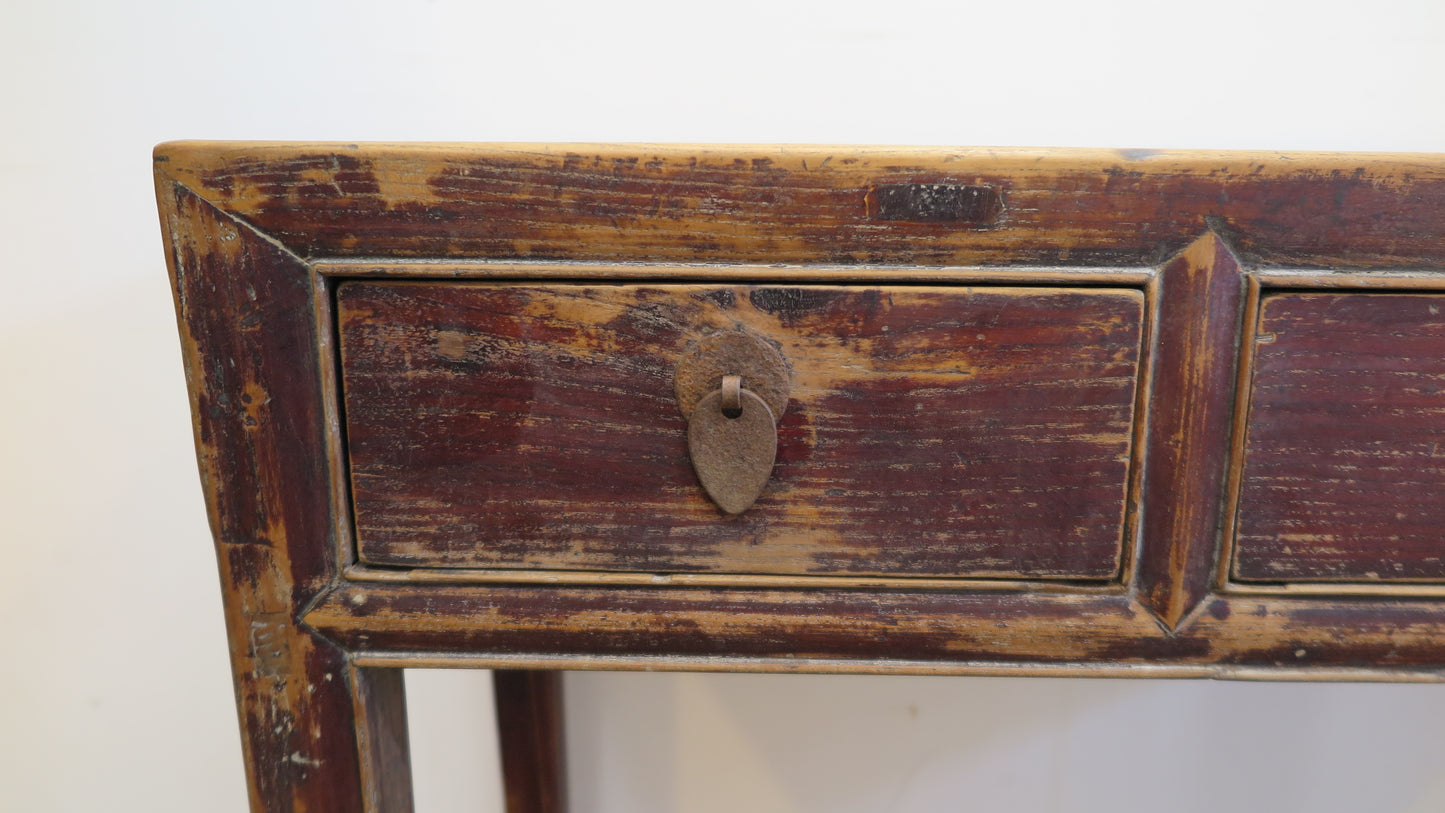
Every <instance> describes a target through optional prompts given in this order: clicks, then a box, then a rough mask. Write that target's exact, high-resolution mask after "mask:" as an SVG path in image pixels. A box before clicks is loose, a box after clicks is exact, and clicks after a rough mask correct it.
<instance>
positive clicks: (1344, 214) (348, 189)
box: [157, 142, 1445, 267]
mask: <svg viewBox="0 0 1445 813" xmlns="http://www.w3.org/2000/svg"><path fill="white" fill-rule="evenodd" d="M157 155H158V160H160V162H161V171H163V172H165V173H166V174H168V175H169V176H170V177H173V178H175V179H176V180H178V181H180V182H182V183H184V184H186V185H187V186H188V187H190V188H192V189H195V190H197V191H198V192H199V193H200V194H203V195H205V196H206V197H207V199H208V200H210V201H212V202H213V203H214V204H215V205H217V206H219V207H221V208H223V209H225V210H226V211H228V212H232V213H234V214H236V215H237V216H239V217H242V218H244V219H246V220H247V221H249V222H251V223H254V224H256V225H257V226H258V227H259V228H260V229H261V230H263V231H265V232H266V233H267V234H269V235H271V236H272V237H274V238H275V239H277V240H279V241H280V242H282V243H283V244H285V245H286V246H288V247H289V248H291V250H292V251H294V252H296V253H297V254H299V255H301V256H303V257H307V258H310V257H323V256H324V257H374V256H388V257H427V258H433V257H450V258H458V257H495V258H505V259H552V260H579V259H605V260H621V261H647V262H663V261H678V260H680V261H686V262H700V261H724V262H745V261H758V262H764V263H842V264H850V265H852V264H859V263H889V264H900V263H902V264H923V265H945V264H1002V263H1027V264H1032V265H1065V264H1073V265H1090V264H1097V265H1140V264H1147V265H1153V264H1158V263H1161V262H1163V261H1164V260H1165V259H1167V258H1168V257H1170V256H1172V255H1173V254H1175V253H1176V252H1178V251H1179V250H1180V249H1182V248H1183V247H1184V246H1185V245H1187V244H1188V243H1190V242H1192V241H1193V240H1194V239H1195V238H1196V237H1198V235H1199V234H1200V233H1201V232H1203V231H1204V230H1205V229H1206V228H1215V229H1216V230H1217V231H1220V232H1221V233H1222V234H1224V235H1225V236H1226V238H1227V239H1229V241H1230V242H1231V244H1232V245H1233V246H1235V249H1236V251H1238V252H1239V253H1240V254H1241V256H1242V257H1243V258H1244V259H1245V260H1246V262H1249V263H1269V264H1293V265H1301V264H1311V263H1313V264H1320V265H1331V264H1344V265H1349V266H1353V267H1368V266H1390V265H1395V266H1401V265H1409V264H1414V263H1420V262H1434V263H1438V262H1441V261H1445V223H1442V221H1441V219H1440V218H1439V217H1437V216H1436V215H1435V213H1436V212H1439V211H1440V210H1441V209H1442V208H1445V167H1442V165H1441V163H1440V161H1439V160H1438V158H1436V157H1434V156H1426V155H1369V154H1350V153H1318V154H1308V153H1304V154H1301V153H1294V154H1288V153H1286V154H1281V153H1264V152H1259V153H1246V152H1234V153H1225V152H1218V153H1210V152H1169V151H1156V150H1121V151H1112V150H1027V149H998V148H989V149H934V150H918V149H913V150H907V149H899V148H884V147H876V148H870V147H846V148H838V147H802V146H788V147H783V146H732V147H728V146H716V147H708V146H689V145H646V144H632V145H599V144H553V145H538V144H522V145H517V144H512V145H508V144H488V145H381V144H313V145H302V144H264V143H229V144H228V143H200V142H193V143H185V142H182V143H177V144H169V145H162V146H161V148H159V149H158V151H157ZM899 184H927V185H938V184H943V185H963V186H975V187H989V188H992V189H995V190H997V191H998V194H999V195H1000V198H1001V203H1000V205H1001V206H1002V207H1003V208H1002V212H1001V214H999V215H998V217H997V218H996V220H992V221H990V222H989V223H988V225H982V226H978V225H971V224H970V223H968V222H962V223H960V222H956V221H947V220H945V221H937V220H925V221H923V222H907V221H898V220H886V219H879V218H877V217H875V216H870V207H869V206H868V198H869V195H870V193H871V192H872V191H873V190H875V189H877V188H878V187H880V186H890V185H899ZM1406 200H1408V201H1410V205H1408V206H1402V205H1401V202H1402V201H1406ZM1382 212H1388V216H1386V217H1383V218H1382V217H1381V216H1380V215H1381V213H1382ZM874 214H875V215H876V212H874Z"/></svg>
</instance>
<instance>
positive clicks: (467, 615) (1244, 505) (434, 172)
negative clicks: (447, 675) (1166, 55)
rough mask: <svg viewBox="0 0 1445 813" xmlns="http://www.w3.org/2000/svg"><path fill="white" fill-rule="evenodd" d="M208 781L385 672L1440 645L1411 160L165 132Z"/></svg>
mask: <svg viewBox="0 0 1445 813" xmlns="http://www.w3.org/2000/svg"><path fill="white" fill-rule="evenodd" d="M155 162H156V163H155V170H156V188H157V196H158V199H159V203H160V210H161V220H162V225H163V230H164V233H165V242H166V248H167V254H168V258H169V262H170V269H171V273H172V279H173V281H174V284H175V295H176V306H177V311H178V313H179V320H180V330H181V336H182V345H183V348H184V354H185V363H186V371H187V376H188V380H189V384H190V392H191V404H192V409H193V413H194V416H195V430H196V443H197V449H198V456H199V459H200V469H201V476H202V479H203V481H204V486H205V493H206V499H207V504H208V508H209V513H210V520H211V525H212V529H213V532H214V535H215V542H216V550H217V555H218V560H219V563H220V568H221V575H222V585H223V588H224V592H225V606H226V617H227V624H228V632H229V635H230V642H231V654H232V661H233V664H234V670H235V679H236V693H237V702H238V705H239V709H240V718H241V725H242V729H243V733H244V737H243V739H244V743H245V753H246V759H247V762H248V778H249V786H250V793H251V804H252V807H253V808H254V809H255V810H258V811H260V810H268V811H299V810H312V811H317V810H327V811H350V810H358V811H362V810H364V811H397V810H409V809H410V807H411V802H410V799H411V791H410V777H409V769H408V757H407V739H406V722H405V706H404V699H403V689H402V679H401V675H402V672H401V670H402V668H404V667H433V666H468V667H479V668H491V669H498V670H501V671H499V673H498V681H497V686H498V700H499V720H500V722H501V725H502V729H503V730H502V735H503V736H502V744H503V753H504V772H505V778H506V783H507V794H508V807H509V810H512V811H522V810H548V811H550V810H560V809H561V808H562V806H563V804H564V803H563V799H562V797H563V795H564V794H563V793H562V790H563V782H562V770H561V767H560V761H559V757H560V750H559V748H560V746H559V744H560V727H559V725H560V716H559V715H560V711H559V709H558V706H557V703H556V696H557V688H556V687H557V681H556V679H555V676H556V672H555V671H551V670H558V669H679V670H723V671H779V672H782V671H787V672H876V673H956V674H1064V675H1116V676H1117V675H1126V676H1127V675H1138V676H1197V677H1244V676H1247V677H1265V678H1279V679H1307V680H1329V679H1361V678H1364V679H1384V680H1439V679H1441V678H1442V677H1445V672H1442V668H1445V532H1442V528H1445V499H1442V495H1445V314H1442V309H1445V157H1441V156H1403V155H1401V156H1389V155H1351V154H1265V153H1170V152H1153V151H1143V150H1137V151H1136V150H1130V151H1121V152H1105V151H1037V150H985V149H972V150H947V149H912V150H905V149H875V148H860V147H839V148H825V147H694V146H651V145H616V146H597V145H478V146H467V145H354V144H247V143H177V144H166V145H162V146H161V147H159V148H157V150H156V154H155Z"/></svg>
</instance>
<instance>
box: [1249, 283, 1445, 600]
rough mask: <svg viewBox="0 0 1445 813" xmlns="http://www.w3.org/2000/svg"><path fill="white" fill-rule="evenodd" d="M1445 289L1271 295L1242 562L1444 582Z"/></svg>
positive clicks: (1305, 574) (1268, 573)
mask: <svg viewBox="0 0 1445 813" xmlns="http://www.w3.org/2000/svg"><path fill="white" fill-rule="evenodd" d="M1442 313H1445V296H1441V295H1439V294H1433V295H1432V294H1407V293H1400V294H1361V293H1294V292H1288V293H1274V294H1270V295H1267V296H1266V297H1265V298H1264V300H1263V302H1262V305H1261V312H1260V316H1259V328H1258V334H1257V336H1256V339H1255V340H1256V343H1257V344H1256V346H1257V349H1256V351H1255V364H1254V374H1253V380H1252V382H1251V387H1250V410H1249V420H1248V436H1247V447H1246V452H1245V459H1244V471H1243V481H1242V482H1243V485H1242V490H1241V495H1240V500H1239V509H1238V524H1237V528H1238V530H1237V533H1236V539H1235V559H1234V572H1235V575H1236V577H1237V578H1240V579H1245V580H1251V581H1445V535H1442V533H1441V528H1445V500H1442V499H1441V495H1442V494H1445V316H1442Z"/></svg>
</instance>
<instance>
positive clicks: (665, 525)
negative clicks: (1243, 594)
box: [337, 280, 1144, 580]
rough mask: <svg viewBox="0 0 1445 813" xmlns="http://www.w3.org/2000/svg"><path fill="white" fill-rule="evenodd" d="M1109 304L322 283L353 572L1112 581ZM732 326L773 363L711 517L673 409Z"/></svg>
mask: <svg viewBox="0 0 1445 813" xmlns="http://www.w3.org/2000/svg"><path fill="white" fill-rule="evenodd" d="M1143 312H1144V299H1143V295H1142V293H1141V292H1139V291H1135V290H1128V289H1062V288H1053V289H1044V288H1023V287H1017V288H1007V287H993V288H988V287H978V288H966V287H924V286H902V285H899V286H824V285H816V286H749V285H671V284H668V285H663V284H657V285H615V284H612V285H609V284H580V283H579V284H551V283H549V284H541V283H537V284H531V283H480V282H454V281H362V280H355V281H349V282H345V283H343V284H341V285H340V286H339V287H338V289H337V313H338V326H339V331H340V348H341V358H342V383H343V390H344V410H345V426H346V441H347V447H348V454H349V462H350V470H351V486H352V502H353V508H354V525H355V532H356V541H357V549H358V554H359V557H360V558H361V559H362V560H363V561H365V562H368V563H370V564H375V565H397V566H411V567H463V568H507V569H516V568H540V569H556V570H605V571H643V572H737V573H758V574H764V573H767V574H877V575H893V576H935V577H936V576H957V577H1003V578H1067V579H1097V580H1106V579H1111V578H1114V577H1115V576H1116V574H1117V572H1118V568H1119V562H1120V555H1121V548H1122V539H1123V537H1124V523H1125V516H1126V506H1127V503H1128V494H1129V480H1130V475H1129V472H1130V453H1131V440H1132V431H1133V420H1134V410H1135V399H1136V389H1137V381H1138V377H1139V356H1140V336H1141V330H1142V322H1143ZM739 327H742V328H744V329H746V330H748V331H751V332H753V333H756V334H758V335H761V336H763V337H765V338H766V339H767V340H769V341H770V342H772V343H775V344H776V346H777V347H778V349H779V350H780V351H781V352H782V354H783V355H784V356H785V357H786V359H787V360H788V363H789V365H790V366H791V400H790V401H789V405H788V408H787V410H786V412H785V413H784V415H783V417H782V418H781V420H780V421H779V426H778V435H779V442H778V454H777V463H776V465H775V467H774V469H773V473H772V477H771V479H770V481H769V483H768V486H767V488H766V490H765V491H764V492H763V495H762V496H761V498H759V500H758V501H757V503H756V504H754V505H753V506H752V508H750V509H749V510H748V511H746V512H745V513H743V514H742V515H740V516H736V517H728V516H724V515H723V514H721V513H720V512H719V511H718V509H717V508H715V507H714V506H713V504H712V503H711V502H710V501H709V500H708V498H707V497H706V495H705V494H704V492H703V491H702V489H701V488H700V487H699V485H698V482H697V479H696V476H695V475H694V473H693V471H692V468H691V465H690V463H689V459H688V450H687V439H686V434H687V432H686V422H685V420H684V418H683V416H682V414H681V413H680V411H679V407H678V404H677V401H676V399H675V397H674V391H673V373H674V370H675V368H676V365H677V362H678V360H679V358H681V357H682V356H683V354H684V353H685V352H686V350H687V349H688V347H689V346H690V345H691V344H692V343H693V342H695V341H697V340H698V339H699V338H701V337H702V336H704V335H706V334H708V333H711V332H714V331H719V330H734V329H737V328H739Z"/></svg>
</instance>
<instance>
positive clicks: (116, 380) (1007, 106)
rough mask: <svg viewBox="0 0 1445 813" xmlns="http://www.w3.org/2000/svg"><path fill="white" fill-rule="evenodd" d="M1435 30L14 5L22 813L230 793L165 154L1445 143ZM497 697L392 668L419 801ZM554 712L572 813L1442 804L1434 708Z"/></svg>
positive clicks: (13, 323) (762, 706)
mask: <svg viewBox="0 0 1445 813" xmlns="http://www.w3.org/2000/svg"><path fill="white" fill-rule="evenodd" d="M1442 42H1445V3H1441V2H1440V0H1416V1H1414V2H1412V1H1411V0H1373V1H1372V2H1368V3H1365V2H1356V1H1352V2H1338V1H1337V0H1315V2H1298V3H1295V2H1275V3H1270V2H1266V1H1265V0H1250V1H1248V2H1242V1H1239V0H1223V1H1222V2H1215V3H1210V4H1204V3H1188V4H1186V3H1178V4H1171V3H1167V2H1159V0H1137V1H1131V2H1099V1H1096V2H1089V3H1083V2H1070V0H1057V1H1055V2H1049V1H1047V0H998V1H997V2H990V3H970V2H947V3H927V2H920V1H919V0H888V1H887V2H880V1H878V0H875V2H867V3H864V2H816V3H788V2H784V1H783V0H773V1H772V2H753V1H752V0H733V1H732V2H713V3H708V4H701V3H698V4H687V3H679V2H642V1H641V0H614V2H609V3H582V2H578V3H562V2H540V1H537V0H534V2H530V3H513V4H508V5H497V6H489V5H487V4H484V3H463V2H452V1H451V0H432V1H431V2H419V1H418V2H397V3H391V4H385V3H377V2H297V0H292V1H291V2H278V1H277V0H264V1H263V0H251V1H250V2H244V3H195V2H162V0H133V1H132V2H128V3H106V2H99V0H91V1H90V2H61V1H60V0H50V2H38V1H32V0H19V2H16V0H8V2H5V3H3V4H0V281H3V286H0V548H3V556H0V810H4V811H17V812H20V813H25V812H28V811H96V810H106V811H193V810H206V811H219V812H221V813H224V812H225V811H240V810H242V809H243V808H244V805H245V791H244V787H243V779H242V767H241V754H240V746H239V738H238V736H237V734H236V722H235V716H234V711H233V709H232V705H231V702H232V700H231V686H230V679H229V674H228V668H227V663H226V647H225V642H224V640H223V627H222V621H221V609H220V595H219V590H218V588H217V579H216V575H215V567H214V561H213V555H212V549H211V543H210V540H209V537H208V531H207V528H206V523H205V518H204V515H203V511H202V501H201V494H200V489H199V485H198V482H197V477H196V474H195V468H194V458H193V456H192V449H191V438H190V431H189V416H188V414H187V407H186V397H185V392H184V383H183V380H182V376H181V363H180V355H179V348H178V344H177V341H176V338H175V335H174V321H173V315H172V310H171V301H170V294H169V291H168V288H167V283H166V278H165V267H164V263H163V257H162V252H161V243H160V239H159V232H158V227H157V218H156V215H155V213H154V203H153V199H152V191H151V180H150V160H149V154H150V148H151V146H152V145H153V144H154V143H156V142H158V141H162V140H167V139H174V138H272V139H346V140H380V139H417V140H424V139H438V140H479V141H480V140H538V141H542V140H649V141H807V142H843V143H848V142H862V143H866V142H881V143H894V144H958V145H975V144H989V145H1035V146H1112V147H1239V148H1270V149H1274V148H1279V149H1371V150H1421V151H1432V150H1433V151H1445V104H1442V101H1445V92H1442V80H1445V46H1442V45H1441V43H1442ZM1442 216H1445V214H1442ZM486 680H487V676H486V673H468V672H444V673H443V672H437V673H412V675H411V677H410V681H411V698H412V714H413V732H414V737H415V744H414V748H415V752H416V761H417V774H418V797H419V800H420V804H421V809H422V810H423V811H424V812H428V811H429V812H430V813H439V812H440V811H452V810H483V811H485V810H497V809H499V808H498V796H497V787H496V775H495V769H494V768H493V767H492V763H491V760H492V759H493V758H494V754H495V745H494V744H493V743H491V742H490V740H489V739H488V726H489V725H490V718H489V715H490V712H489V706H488V703H489V697H488V695H487V694H486V691H487V683H486ZM567 689H568V691H569V692H570V697H569V702H570V707H569V714H570V718H569V721H568V734H569V737H570V757H571V759H572V765H573V771H572V787H573V794H574V796H575V797H576V799H577V805H576V808H577V810H578V811H609V812H610V811H639V812H640V813H646V812H648V811H672V810H682V811H737V810H749V811H780V812H792V811H820V812H821V811H828V812H829V813H833V812H834V811H939V810H964V809H969V810H998V809H1010V810H1024V811H1080V812H1082V811H1111V813H1121V812H1123V813H1128V811H1153V810H1173V811H1206V810H1210V811H1213V810H1218V809H1221V808H1224V807H1229V808H1231V809H1239V810H1305V809H1308V810H1312V811H1359V810H1370V811H1374V812H1375V813H1384V812H1385V811H1392V812H1393V811H1438V810H1441V809H1445V773H1442V772H1441V771H1440V770H1439V766H1440V765H1441V764H1445V736H1442V735H1441V721H1442V720H1445V686H1392V685H1289V684H1222V683H1207V682H1155V681H1078V680H1059V679H1033V680H1028V679H957V678H948V679H943V678H894V679H879V678H860V677H800V676H699V675H630V674H586V675H574V676H570V677H569V679H568V683H567Z"/></svg>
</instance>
